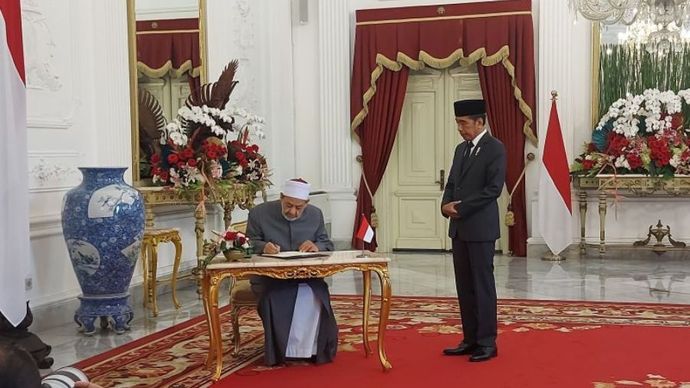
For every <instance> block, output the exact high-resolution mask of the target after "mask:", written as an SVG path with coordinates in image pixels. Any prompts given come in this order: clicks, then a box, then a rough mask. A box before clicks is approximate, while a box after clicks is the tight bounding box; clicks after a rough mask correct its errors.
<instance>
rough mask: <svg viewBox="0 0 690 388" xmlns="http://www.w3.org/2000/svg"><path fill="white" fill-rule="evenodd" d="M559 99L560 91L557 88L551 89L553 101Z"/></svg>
mask: <svg viewBox="0 0 690 388" xmlns="http://www.w3.org/2000/svg"><path fill="white" fill-rule="evenodd" d="M555 100H558V92H557V91H555V90H552V91H551V101H555Z"/></svg>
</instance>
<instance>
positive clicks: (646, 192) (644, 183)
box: [573, 174, 690, 255]
mask: <svg viewBox="0 0 690 388" xmlns="http://www.w3.org/2000/svg"><path fill="white" fill-rule="evenodd" d="M573 186H574V187H575V189H576V190H577V191H578V202H579V205H580V254H581V255H584V254H585V253H586V242H585V228H586V225H587V198H588V192H590V191H593V192H595V195H596V196H597V197H598V198H599V254H600V255H603V254H604V253H606V207H607V203H608V197H609V196H612V195H616V194H617V193H619V192H620V193H621V194H626V195H632V196H635V197H688V196H690V176H679V177H674V178H666V179H664V178H662V177H650V176H645V175H617V176H614V175H608V174H607V175H603V174H602V175H597V176H594V177H583V176H575V177H573Z"/></svg>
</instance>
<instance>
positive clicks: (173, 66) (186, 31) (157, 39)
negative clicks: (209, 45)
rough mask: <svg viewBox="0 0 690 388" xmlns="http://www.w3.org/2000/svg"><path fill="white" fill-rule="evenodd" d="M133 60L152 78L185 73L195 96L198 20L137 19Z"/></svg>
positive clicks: (198, 54) (198, 62)
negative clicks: (135, 52) (135, 51)
mask: <svg viewBox="0 0 690 388" xmlns="http://www.w3.org/2000/svg"><path fill="white" fill-rule="evenodd" d="M137 62H138V67H139V70H140V71H142V72H143V73H144V74H146V75H147V76H150V77H153V78H158V77H163V76H164V75H165V74H166V73H168V72H170V73H172V74H174V75H176V76H180V75H182V74H184V73H187V75H188V77H189V86H190V89H191V91H192V94H193V95H195V96H196V95H197V93H198V90H199V87H200V77H199V72H200V69H201V55H200V45H199V19H170V20H145V21H138V22H137Z"/></svg>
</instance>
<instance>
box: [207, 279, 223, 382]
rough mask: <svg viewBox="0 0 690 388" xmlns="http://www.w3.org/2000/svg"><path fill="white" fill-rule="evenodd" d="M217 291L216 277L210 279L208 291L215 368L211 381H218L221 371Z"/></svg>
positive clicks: (221, 351) (221, 356) (221, 350)
mask: <svg viewBox="0 0 690 388" xmlns="http://www.w3.org/2000/svg"><path fill="white" fill-rule="evenodd" d="M218 291H219V281H218V279H216V278H213V279H211V283H210V289H209V291H208V296H207V297H208V298H209V301H210V303H209V315H210V317H211V323H210V325H209V327H210V329H211V332H212V334H211V342H212V343H213V344H212V346H211V351H212V354H213V356H215V361H216V368H215V372H214V373H213V377H212V379H213V381H218V379H220V375H221V373H222V372H223V341H222V338H221V333H220V316H218Z"/></svg>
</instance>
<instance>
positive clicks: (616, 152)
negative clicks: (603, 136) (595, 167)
mask: <svg viewBox="0 0 690 388" xmlns="http://www.w3.org/2000/svg"><path fill="white" fill-rule="evenodd" d="M628 144H629V142H628V139H626V138H625V136H623V135H619V134H616V133H613V132H612V136H611V137H610V138H609V146H608V149H607V150H606V153H607V154H609V155H613V156H615V157H618V156H620V155H621V154H623V150H624V149H625V148H626V147H627V146H628Z"/></svg>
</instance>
